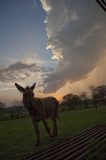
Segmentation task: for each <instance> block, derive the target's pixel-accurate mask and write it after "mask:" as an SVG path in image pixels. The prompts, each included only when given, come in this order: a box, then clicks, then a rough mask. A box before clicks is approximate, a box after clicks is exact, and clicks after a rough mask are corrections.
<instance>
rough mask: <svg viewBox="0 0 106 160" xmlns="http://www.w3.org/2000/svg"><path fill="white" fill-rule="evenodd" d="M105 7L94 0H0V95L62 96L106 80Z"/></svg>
mask: <svg viewBox="0 0 106 160" xmlns="http://www.w3.org/2000/svg"><path fill="white" fill-rule="evenodd" d="M105 29H106V13H105V12H104V11H103V10H102V9H101V8H100V6H99V5H98V4H97V3H96V1H95V0H89V1H88V0H79V1H74V0H9V1H8V0H1V1H0V101H3V102H6V103H9V102H12V101H13V100H14V99H21V98H22V95H21V94H20V93H19V92H18V91H17V90H16V88H15V86H14V83H15V82H17V83H18V84H20V85H22V86H24V87H25V86H26V85H30V86H31V85H32V84H33V83H34V82H36V88H35V91H34V92H35V96H36V97H46V96H55V97H56V98H57V99H59V100H60V99H62V96H64V95H65V94H68V93H76V94H80V93H81V92H83V91H86V92H88V93H89V86H90V85H101V84H106V74H105V68H106V33H105Z"/></svg>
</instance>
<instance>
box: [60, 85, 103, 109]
mask: <svg viewBox="0 0 106 160" xmlns="http://www.w3.org/2000/svg"><path fill="white" fill-rule="evenodd" d="M89 89H90V91H91V96H87V93H86V92H82V93H81V94H80V95H77V94H73V93H69V94H67V95H65V96H63V101H62V103H61V110H65V109H70V110H75V109H79V108H89V107H95V108H96V110H97V109H98V107H102V106H104V105H106V85H100V86H97V87H95V86H94V85H92V86H90V87H89Z"/></svg>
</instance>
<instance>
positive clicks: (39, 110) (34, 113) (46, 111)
mask: <svg viewBox="0 0 106 160" xmlns="http://www.w3.org/2000/svg"><path fill="white" fill-rule="evenodd" d="M35 85H36V83H34V84H33V85H32V86H31V87H26V88H23V87H22V86H20V85H19V84H17V83H15V86H16V88H17V89H18V90H19V91H20V92H21V93H22V94H23V104H24V106H25V107H26V108H27V110H28V112H29V115H30V116H31V118H32V122H33V124H34V128H35V133H36V138H37V142H36V145H37V146H38V145H40V132H39V124H38V122H40V121H42V122H43V124H44V127H45V129H46V131H47V133H48V135H49V137H50V139H51V140H52V141H53V137H55V136H57V118H59V116H58V107H59V103H58V101H57V99H56V98H54V97H46V98H35V97H34V93H33V90H34V88H35ZM47 119H51V120H52V122H53V134H52V133H51V130H50V128H49V126H48V122H47Z"/></svg>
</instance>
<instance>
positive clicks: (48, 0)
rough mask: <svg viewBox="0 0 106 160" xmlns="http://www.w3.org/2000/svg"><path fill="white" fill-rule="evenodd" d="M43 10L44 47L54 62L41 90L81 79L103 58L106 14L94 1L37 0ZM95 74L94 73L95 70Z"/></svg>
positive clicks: (104, 52)
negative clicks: (53, 67)
mask: <svg viewBox="0 0 106 160" xmlns="http://www.w3.org/2000/svg"><path fill="white" fill-rule="evenodd" d="M41 3H42V6H43V8H44V10H45V11H46V12H47V17H46V20H45V23H47V26H46V30H47V36H48V45H47V48H49V49H51V50H52V54H53V56H52V58H53V59H56V60H57V61H58V66H57V67H56V69H55V70H54V71H53V72H52V74H50V75H49V76H48V77H46V78H45V81H44V82H45V84H46V87H45V90H44V91H45V92H46V93H47V92H56V91H57V90H58V89H59V88H61V87H62V86H63V85H65V84H66V82H75V81H79V80H83V79H85V78H86V77H87V76H88V75H89V73H91V72H92V71H93V70H94V69H95V68H96V67H98V64H99V62H101V61H102V59H103V58H104V57H106V32H105V30H106V15H105V12H103V11H102V9H101V8H100V6H98V4H97V3H96V1H94V0H89V1H88V0H79V1H74V0H58V1H56V0H41ZM97 74H98V73H97Z"/></svg>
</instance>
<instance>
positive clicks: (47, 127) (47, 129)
mask: <svg viewBox="0 0 106 160" xmlns="http://www.w3.org/2000/svg"><path fill="white" fill-rule="evenodd" d="M43 124H44V127H45V129H46V131H47V133H48V135H49V137H50V138H51V140H52V141H53V136H52V134H51V131H50V128H49V126H48V123H47V120H43Z"/></svg>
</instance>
